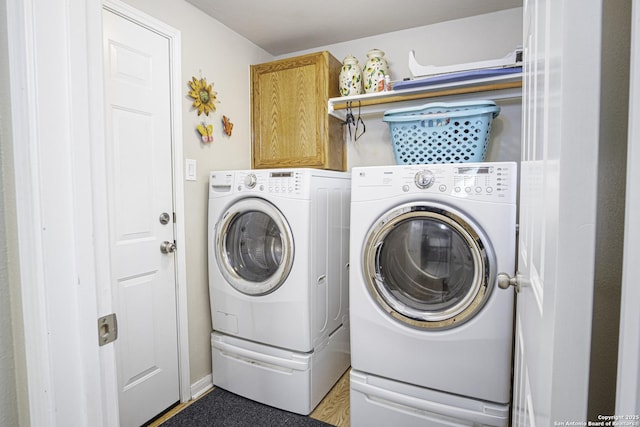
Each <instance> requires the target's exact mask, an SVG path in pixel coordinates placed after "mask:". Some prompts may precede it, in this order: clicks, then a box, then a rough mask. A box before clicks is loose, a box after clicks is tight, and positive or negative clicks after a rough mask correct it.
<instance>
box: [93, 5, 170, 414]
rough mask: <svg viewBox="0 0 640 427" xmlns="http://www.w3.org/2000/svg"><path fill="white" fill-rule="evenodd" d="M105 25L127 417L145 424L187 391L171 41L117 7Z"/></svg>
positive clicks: (116, 286)
mask: <svg viewBox="0 0 640 427" xmlns="http://www.w3.org/2000/svg"><path fill="white" fill-rule="evenodd" d="M103 27H104V28H103V31H104V64H105V70H104V71H105V72H104V74H105V114H106V128H107V129H106V133H107V135H106V138H107V170H108V172H107V173H108V192H109V194H108V199H109V227H110V241H111V276H112V280H113V283H112V295H113V299H114V301H113V305H114V308H115V310H114V311H115V313H116V315H117V317H118V339H117V341H116V342H115V348H116V360H117V371H118V387H119V407H120V423H121V425H123V426H138V425H140V424H142V423H143V422H145V421H147V420H148V419H150V418H152V417H153V416H155V415H157V414H158V413H159V412H161V411H163V410H164V409H166V408H167V407H169V406H171V405H172V404H173V403H175V402H178V401H179V399H180V396H179V377H178V337H177V306H176V260H175V255H174V253H173V252H169V253H163V252H161V245H162V244H163V242H169V244H168V245H167V248H168V249H169V250H171V247H170V244H172V243H173V242H174V240H175V238H174V220H173V218H174V215H173V212H174V208H173V193H172V191H173V190H172V188H173V185H172V170H171V167H172V133H171V107H170V106H171V100H170V96H171V90H170V63H169V42H168V40H167V39H166V38H165V37H163V36H162V35H159V34H158V33H156V32H153V31H151V30H149V29H147V28H145V27H142V26H140V25H138V24H136V23H134V22H132V21H130V20H128V19H126V18H123V17H122V16H119V15H117V14H115V13H113V12H111V11H108V10H104V11H103ZM164 214H167V215H166V217H167V218H168V221H167V222H165V221H164V220H161V216H163V215H164Z"/></svg>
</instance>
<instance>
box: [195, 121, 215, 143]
mask: <svg viewBox="0 0 640 427" xmlns="http://www.w3.org/2000/svg"><path fill="white" fill-rule="evenodd" d="M196 127H197V128H198V132H200V135H201V137H202V142H213V125H212V124H206V123H204V122H202V123H201V124H199V125H197V126H196Z"/></svg>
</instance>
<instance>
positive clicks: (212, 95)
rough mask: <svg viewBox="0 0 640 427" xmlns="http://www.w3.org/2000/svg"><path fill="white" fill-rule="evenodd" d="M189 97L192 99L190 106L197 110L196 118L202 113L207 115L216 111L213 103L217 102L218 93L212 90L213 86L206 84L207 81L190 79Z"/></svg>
mask: <svg viewBox="0 0 640 427" xmlns="http://www.w3.org/2000/svg"><path fill="white" fill-rule="evenodd" d="M189 87H191V90H190V91H189V96H190V97H191V98H193V104H191V106H192V107H193V108H196V109H197V110H198V116H199V115H200V114H202V113H204V114H205V115H207V116H208V115H209V113H210V112H212V111H216V106H215V103H216V102H219V101H218V99H217V96H218V93H217V92H215V91H214V90H213V88H212V87H213V84H207V79H206V78H202V79H197V78H195V77H192V78H191V80H190V81H189Z"/></svg>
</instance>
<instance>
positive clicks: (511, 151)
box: [278, 8, 522, 169]
mask: <svg viewBox="0 0 640 427" xmlns="http://www.w3.org/2000/svg"><path fill="white" fill-rule="evenodd" d="M520 45H522V8H515V9H508V10H504V11H500V12H495V13H489V14H485V15H479V16H473V17H470V18H464V19H457V20H454V21H448V22H442V23H439V24H434V25H427V26H424V27H418V28H411V29H407V30H403V31H395V32H393V33H387V34H381V35H378V36H372V37H366V38H362V39H358V40H353V41H349V42H345V43H337V44H333V45H328V46H321V47H318V48H317V49H311V50H305V51H300V52H294V53H292V54H288V55H282V56H279V57H278V58H284V57H289V56H295V55H300V54H304V53H310V52H314V51H319V50H328V51H329V52H331V54H332V55H333V56H335V57H336V58H337V59H338V60H339V61H342V60H343V59H344V57H345V56H347V55H353V56H355V57H356V58H358V60H359V62H360V65H361V66H364V64H365V63H366V61H367V56H366V53H367V51H369V50H370V49H372V48H377V49H380V50H382V51H384V52H385V58H386V59H387V62H388V64H389V68H390V72H391V80H392V81H399V80H402V79H404V78H409V77H411V73H410V71H409V51H411V50H413V51H415V55H416V60H417V61H418V63H419V64H421V65H451V64H461V63H467V62H474V61H481V60H486V59H496V58H501V57H503V56H505V55H506V54H507V53H509V52H511V51H513V50H514V49H515V48H516V46H520ZM461 99H464V97H462V98H461ZM428 102H430V101H429V100H425V101H424V103H425V104H426V103H428ZM499 105H500V107H501V112H500V116H498V117H497V118H496V120H495V121H494V125H493V129H492V133H491V143H490V145H489V148H488V150H489V151H488V153H487V158H486V160H487V161H519V160H520V112H521V108H520V101H519V100H516V101H508V102H501V103H499ZM392 108H395V107H393V105H389V108H388V109H392ZM355 113H356V112H354V114H355ZM363 119H364V121H365V124H366V126H367V131H366V133H365V134H364V135H363V136H362V138H359V139H358V141H357V142H351V141H347V144H348V154H347V155H348V166H349V169H350V168H352V167H354V166H373V165H384V164H394V163H395V159H394V156H393V149H392V148H391V138H390V136H389V127H388V125H387V124H386V123H384V122H382V120H381V119H382V113H380V114H374V115H371V116H367V117H363Z"/></svg>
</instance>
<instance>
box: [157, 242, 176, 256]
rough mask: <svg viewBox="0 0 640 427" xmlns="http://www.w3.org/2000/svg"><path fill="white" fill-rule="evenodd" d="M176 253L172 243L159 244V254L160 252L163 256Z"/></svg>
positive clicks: (174, 245)
mask: <svg viewBox="0 0 640 427" xmlns="http://www.w3.org/2000/svg"><path fill="white" fill-rule="evenodd" d="M175 251H176V244H175V243H173V242H169V241H168V240H165V241H164V242H162V243H160V252H162V253H163V254H170V253H173V252H175Z"/></svg>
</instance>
